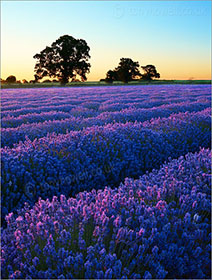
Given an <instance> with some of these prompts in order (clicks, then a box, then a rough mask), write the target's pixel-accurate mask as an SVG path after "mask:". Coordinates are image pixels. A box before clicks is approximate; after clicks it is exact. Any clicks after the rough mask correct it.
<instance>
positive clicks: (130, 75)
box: [115, 58, 141, 83]
mask: <svg viewBox="0 0 212 280" xmlns="http://www.w3.org/2000/svg"><path fill="white" fill-rule="evenodd" d="M138 68H139V63H138V62H135V61H133V60H132V59H131V58H121V59H120V62H119V65H118V67H116V68H115V72H116V73H117V78H118V80H119V81H122V82H124V83H128V82H130V81H132V80H134V79H136V78H137V77H140V76H141V73H140V71H139V69H138Z"/></svg>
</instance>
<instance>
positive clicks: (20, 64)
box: [1, 1, 211, 81]
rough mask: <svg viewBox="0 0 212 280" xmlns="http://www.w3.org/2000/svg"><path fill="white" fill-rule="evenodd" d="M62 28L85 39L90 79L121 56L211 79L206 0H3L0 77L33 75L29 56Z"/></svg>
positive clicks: (174, 73)
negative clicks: (88, 52)
mask: <svg viewBox="0 0 212 280" xmlns="http://www.w3.org/2000/svg"><path fill="white" fill-rule="evenodd" d="M65 34H68V35H71V36H73V37H75V38H76V39H84V40H86V42H87V44H88V45H89V47H90V55H91V59H90V63H91V69H90V73H89V74H88V76H87V77H88V80H89V81H97V80H99V79H101V78H105V73H106V72H107V71H108V70H109V69H114V68H115V67H116V66H117V65H118V63H119V60H120V58H121V57H126V58H128V57H129V58H131V59H133V60H134V61H138V62H139V63H140V65H142V66H143V65H147V64H153V65H155V66H156V68H157V71H158V72H159V73H160V74H161V78H162V79H211V2H210V1H118V2H115V1H86V2H84V1H2V2H1V78H3V79H6V78H7V77H8V76H9V75H15V76H16V78H17V79H18V80H22V79H27V80H30V79H33V75H34V66H35V62H36V60H35V59H33V56H34V55H35V54H36V53H39V52H40V51H41V50H43V49H44V48H45V47H46V46H50V45H51V44H52V42H54V41H55V40H56V39H58V38H59V37H60V36H62V35H65Z"/></svg>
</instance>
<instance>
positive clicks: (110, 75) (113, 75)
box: [105, 70, 117, 83]
mask: <svg viewBox="0 0 212 280" xmlns="http://www.w3.org/2000/svg"><path fill="white" fill-rule="evenodd" d="M116 80H117V72H116V71H112V70H109V71H108V72H107V74H106V79H105V82H106V83H113V81H116Z"/></svg>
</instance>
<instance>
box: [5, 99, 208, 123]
mask: <svg viewBox="0 0 212 280" xmlns="http://www.w3.org/2000/svg"><path fill="white" fill-rule="evenodd" d="M207 107H210V102H209V101H205V102H182V103H174V104H166V105H162V106H158V107H153V108H151V109H140V108H139V109H137V108H135V107H134V108H129V109H122V110H121V111H116V112H104V113H101V112H96V111H95V110H92V109H88V108H84V107H80V106H77V107H75V108H72V109H71V110H70V112H63V111H49V112H45V111H44V112H41V113H29V114H25V115H24V114H23V115H19V116H18V117H15V116H10V115H9V116H7V117H3V118H2V120H1V126H2V128H9V127H17V126H20V125H21V124H26V123H34V122H44V121H49V120H61V119H65V118H68V117H71V116H75V117H83V118H85V117H95V116H97V115H99V117H100V118H102V117H103V118H105V116H106V115H107V116H108V117H109V118H111V119H112V118H113V117H114V116H116V115H119V114H120V115H123V114H127V115H128V116H127V117H128V119H127V120H128V121H130V120H131V119H130V116H131V115H132V118H133V117H134V115H137V116H139V115H140V114H144V113H148V111H151V110H152V111H153V112H157V111H159V112H161V114H162V110H164V111H165V112H166V115H167V110H168V113H169V114H171V113H173V112H175V113H177V112H186V111H201V110H203V109H205V108H207ZM166 115H162V117H164V116H166ZM158 116H159V115H157V117H158ZM153 117H154V116H153ZM134 119H135V117H134ZM142 120H143V119H142ZM115 121H116V119H115ZM138 121H141V120H138Z"/></svg>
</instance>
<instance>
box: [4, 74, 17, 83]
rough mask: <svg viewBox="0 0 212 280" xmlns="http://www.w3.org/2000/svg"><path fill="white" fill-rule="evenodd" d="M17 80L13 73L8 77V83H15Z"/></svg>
mask: <svg viewBox="0 0 212 280" xmlns="http://www.w3.org/2000/svg"><path fill="white" fill-rule="evenodd" d="M15 82H16V77H15V76H13V75H10V76H9V77H7V79H6V83H9V84H10V83H15Z"/></svg>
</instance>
